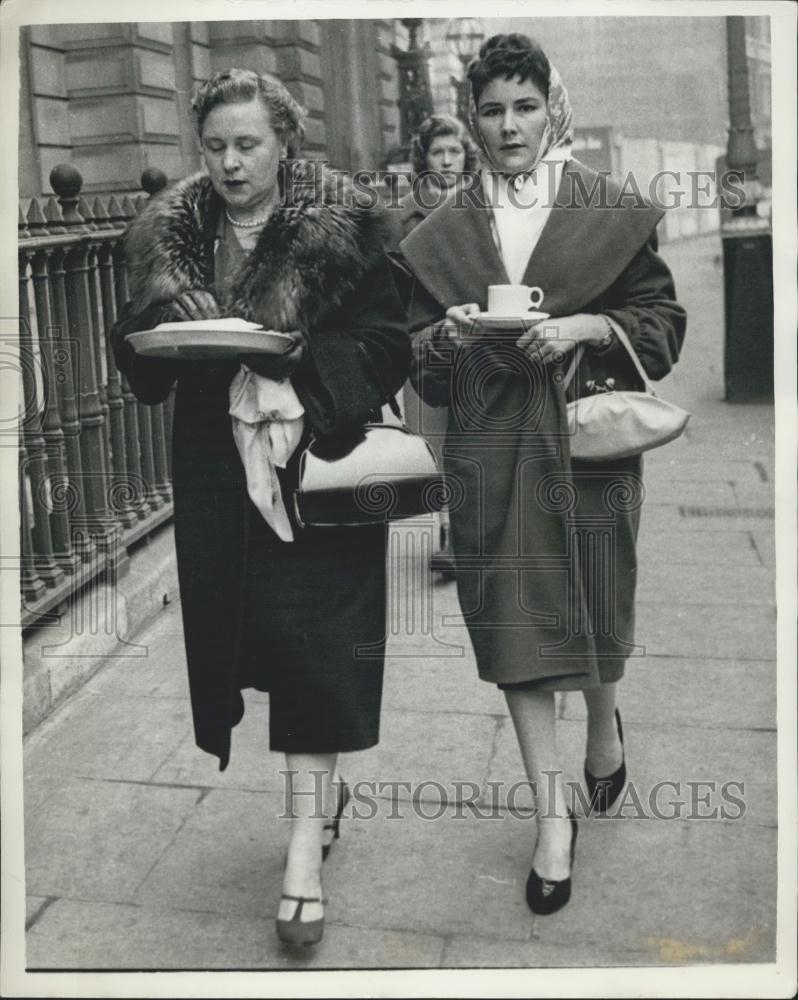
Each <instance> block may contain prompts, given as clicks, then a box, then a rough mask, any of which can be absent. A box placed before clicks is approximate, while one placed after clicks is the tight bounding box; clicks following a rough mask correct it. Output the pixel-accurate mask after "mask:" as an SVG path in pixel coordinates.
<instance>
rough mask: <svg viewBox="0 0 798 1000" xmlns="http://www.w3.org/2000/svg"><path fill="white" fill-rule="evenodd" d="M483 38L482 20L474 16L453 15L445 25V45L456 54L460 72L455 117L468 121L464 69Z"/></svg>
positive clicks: (466, 83)
mask: <svg viewBox="0 0 798 1000" xmlns="http://www.w3.org/2000/svg"><path fill="white" fill-rule="evenodd" d="M484 40H485V29H484V28H483V27H482V22H481V21H478V20H477V19H476V18H475V17H454V18H452V19H451V21H449V23H448V24H447V26H446V45H447V48H448V49H449V51H450V52H452V53H453V54H454V55H456V56H457V58H458V59H459V60H460V65H461V66H462V74H461V77H460V79H459V80H458V82H457V117H458V118H459V119H460V121H462V122H467V121H468V96H469V94H468V80H467V79H466V70H467V68H468V64H469V63H470V62H471V60H472V59H473V58H474V54H475V53H476V52H477V51H478V49H479V47H480V45H481V44H482V42H483V41H484Z"/></svg>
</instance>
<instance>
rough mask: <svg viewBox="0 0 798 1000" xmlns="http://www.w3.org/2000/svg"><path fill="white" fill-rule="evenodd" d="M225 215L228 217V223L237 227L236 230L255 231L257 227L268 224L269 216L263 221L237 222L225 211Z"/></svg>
mask: <svg viewBox="0 0 798 1000" xmlns="http://www.w3.org/2000/svg"><path fill="white" fill-rule="evenodd" d="M224 214H225V215H226V216H227V221H228V222H229V223H230V225H231V226H235V227H236V229H253V228H254V227H255V226H262V225H263V223H264V222H268V220H269V216H268V215H264V217H263V218H262V219H255V221H254V222H237V221H236V220H235V219H233V218H232V217H231V215H230V212H229V211H228V210H227V209H225V210H224Z"/></svg>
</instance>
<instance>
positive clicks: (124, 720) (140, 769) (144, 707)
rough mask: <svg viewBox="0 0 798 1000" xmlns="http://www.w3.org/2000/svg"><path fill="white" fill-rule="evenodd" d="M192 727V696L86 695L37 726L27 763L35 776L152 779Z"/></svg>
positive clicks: (33, 776) (66, 705)
mask: <svg viewBox="0 0 798 1000" xmlns="http://www.w3.org/2000/svg"><path fill="white" fill-rule="evenodd" d="M190 729H191V710H190V708H189V705H188V703H187V701H176V700H174V699H158V698H147V699H137V698H125V697H120V696H118V695H115V694H109V695H103V694H84V693H82V692H81V694H79V695H77V696H76V697H74V698H73V699H71V700H70V701H69V702H68V703H66V704H65V705H64V706H63V708H61V709H60V710H59V714H58V718H57V720H56V719H52V720H49V722H48V723H45V727H42V729H40V730H37V732H36V733H35V734H34V736H33V738H32V739H31V741H30V743H29V745H28V748H27V760H26V767H27V772H28V774H29V775H30V780H31V781H35V780H36V777H35V776H43V777H45V778H47V779H48V780H50V779H56V778H60V777H63V776H65V775H80V776H82V777H90V778H109V779H114V778H116V779H125V780H130V781H146V780H147V779H148V778H150V777H151V776H152V775H153V774H154V773H155V771H157V770H158V768H159V767H160V765H161V763H162V761H163V760H164V758H165V757H166V756H167V755H168V754H169V753H170V752H172V751H173V750H174V749H175V748H176V747H178V746H179V745H180V743H181V742H182V741H183V740H184V739H185V737H186V734H187V733H188V732H189V731H190Z"/></svg>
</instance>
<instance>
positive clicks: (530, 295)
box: [488, 285, 543, 316]
mask: <svg viewBox="0 0 798 1000" xmlns="http://www.w3.org/2000/svg"><path fill="white" fill-rule="evenodd" d="M542 303H543V289H542V288H538V287H537V285H534V286H533V287H532V288H530V287H529V285H488V312H489V313H491V314H493V315H495V316H522V315H523V314H524V313H526V312H530V311H531V310H532V309H539V308H540V306H541V305H542Z"/></svg>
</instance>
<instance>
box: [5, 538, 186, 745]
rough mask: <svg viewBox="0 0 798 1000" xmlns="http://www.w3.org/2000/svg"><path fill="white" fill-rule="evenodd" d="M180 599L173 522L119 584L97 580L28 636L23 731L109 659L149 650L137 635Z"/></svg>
mask: <svg viewBox="0 0 798 1000" xmlns="http://www.w3.org/2000/svg"><path fill="white" fill-rule="evenodd" d="M177 599H178V586H177V565H176V561H175V551H174V542H173V531H172V527H171V525H168V526H166V527H164V528H162V529H160V530H159V531H157V532H156V533H155V534H154V535H152V536H150V537H149V539H148V540H147V541H146V542H144V544H142V545H141V547H140V548H138V549H137V550H136V551H134V552H133V553H132V555H131V557H130V569H129V571H128V573H126V574H125V576H124V578H123V579H121V580H119V581H118V582H117V583H116V584H113V583H95V584H93V585H92V586H90V587H89V588H88V589H87V591H86V592H85V593H83V594H82V595H81V596H80V597H78V598H77V599H76V600H72V601H70V602H69V607H68V608H67V610H66V611H65V613H64V614H63V615H62V616H61V618H60V621H59V622H58V623H57V624H54V625H47V626H40V627H38V628H35V629H32V630H31V631H30V632H29V633H28V634H27V635H26V636H25V637H24V639H23V663H24V672H23V682H22V691H23V711H22V731H23V734H24V735H26V736H27V735H28V734H30V733H31V732H32V731H33V730H34V729H35V728H36V727H37V726H38V725H39V724H40V723H41V722H42V721H43V720H44V719H46V718H47V716H48V715H50V714H51V712H53V710H54V709H55V708H57V707H58V705H60V704H61V703H62V702H63V701H65V700H66V699H67V698H68V697H69V696H70V695H72V694H74V693H75V692H76V691H78V690H79V689H80V688H81V687H82V686H83V685H84V684H85V683H86V682H87V681H88V680H89V679H90V678H91V677H93V676H94V674H96V673H97V671H98V670H99V669H100V668H101V667H102V666H103V665H104V664H105V663H106V662H108V661H109V660H114V659H118V658H120V657H139V656H141V655H144V653H145V650H144V647H141V646H138V645H137V644H136V643H135V642H134V639H135V637H136V636H137V635H138V634H139V633H140V632H141V631H142V629H144V628H145V627H146V626H147V625H148V624H149V623H150V622H151V621H152V620H153V618H155V616H156V615H157V614H158V613H159V612H160V611H162V610H163V608H164V606H165V605H167V604H170V603H171V602H172V601H175V600H177Z"/></svg>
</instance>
